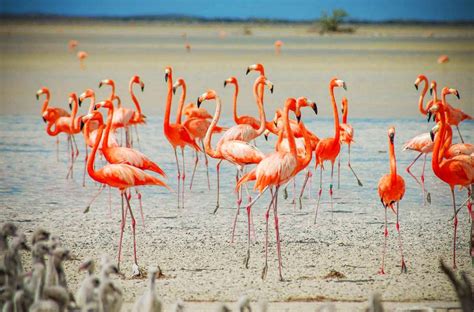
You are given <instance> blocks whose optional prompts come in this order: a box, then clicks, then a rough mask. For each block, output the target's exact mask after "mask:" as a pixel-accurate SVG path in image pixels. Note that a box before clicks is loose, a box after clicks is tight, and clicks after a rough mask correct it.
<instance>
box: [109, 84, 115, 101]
mask: <svg viewBox="0 0 474 312" xmlns="http://www.w3.org/2000/svg"><path fill="white" fill-rule="evenodd" d="M110 87H111V88H112V92H111V93H110V97H109V100H110V101H113V100H114V99H115V83H114V82H112V81H111V82H110Z"/></svg>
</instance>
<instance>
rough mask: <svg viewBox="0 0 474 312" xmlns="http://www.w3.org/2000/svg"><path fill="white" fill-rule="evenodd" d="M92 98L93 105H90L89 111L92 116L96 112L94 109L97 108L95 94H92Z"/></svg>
mask: <svg viewBox="0 0 474 312" xmlns="http://www.w3.org/2000/svg"><path fill="white" fill-rule="evenodd" d="M90 98H91V104H90V105H89V111H88V114H91V113H92V112H93V111H94V107H95V94H92V95H91V96H90Z"/></svg>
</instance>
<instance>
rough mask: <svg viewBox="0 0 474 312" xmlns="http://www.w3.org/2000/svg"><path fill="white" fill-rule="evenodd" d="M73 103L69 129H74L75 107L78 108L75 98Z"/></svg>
mask: <svg viewBox="0 0 474 312" xmlns="http://www.w3.org/2000/svg"><path fill="white" fill-rule="evenodd" d="M73 102H74V103H73V105H72V112H71V129H74V119H75V118H76V115H77V109H78V106H79V105H78V103H77V99H74V100H73Z"/></svg>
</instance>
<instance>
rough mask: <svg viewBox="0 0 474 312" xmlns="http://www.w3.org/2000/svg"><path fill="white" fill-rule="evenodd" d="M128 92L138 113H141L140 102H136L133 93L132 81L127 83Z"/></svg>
mask: <svg viewBox="0 0 474 312" xmlns="http://www.w3.org/2000/svg"><path fill="white" fill-rule="evenodd" d="M128 92H130V96H131V97H132V101H133V104H135V107H136V108H137V112H138V114H140V115H141V114H142V109H141V107H140V103H138V100H137V97H136V96H135V93H134V92H133V81H130V84H129V85H128Z"/></svg>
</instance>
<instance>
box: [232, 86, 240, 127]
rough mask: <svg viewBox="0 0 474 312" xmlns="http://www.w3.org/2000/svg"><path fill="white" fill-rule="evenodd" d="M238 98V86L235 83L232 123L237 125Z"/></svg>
mask: <svg viewBox="0 0 474 312" xmlns="http://www.w3.org/2000/svg"><path fill="white" fill-rule="evenodd" d="M238 96H239V84H238V82H237V81H236V82H235V91H234V103H233V110H234V122H235V123H236V124H237V123H238V121H239V116H238V115H237V97H238Z"/></svg>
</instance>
